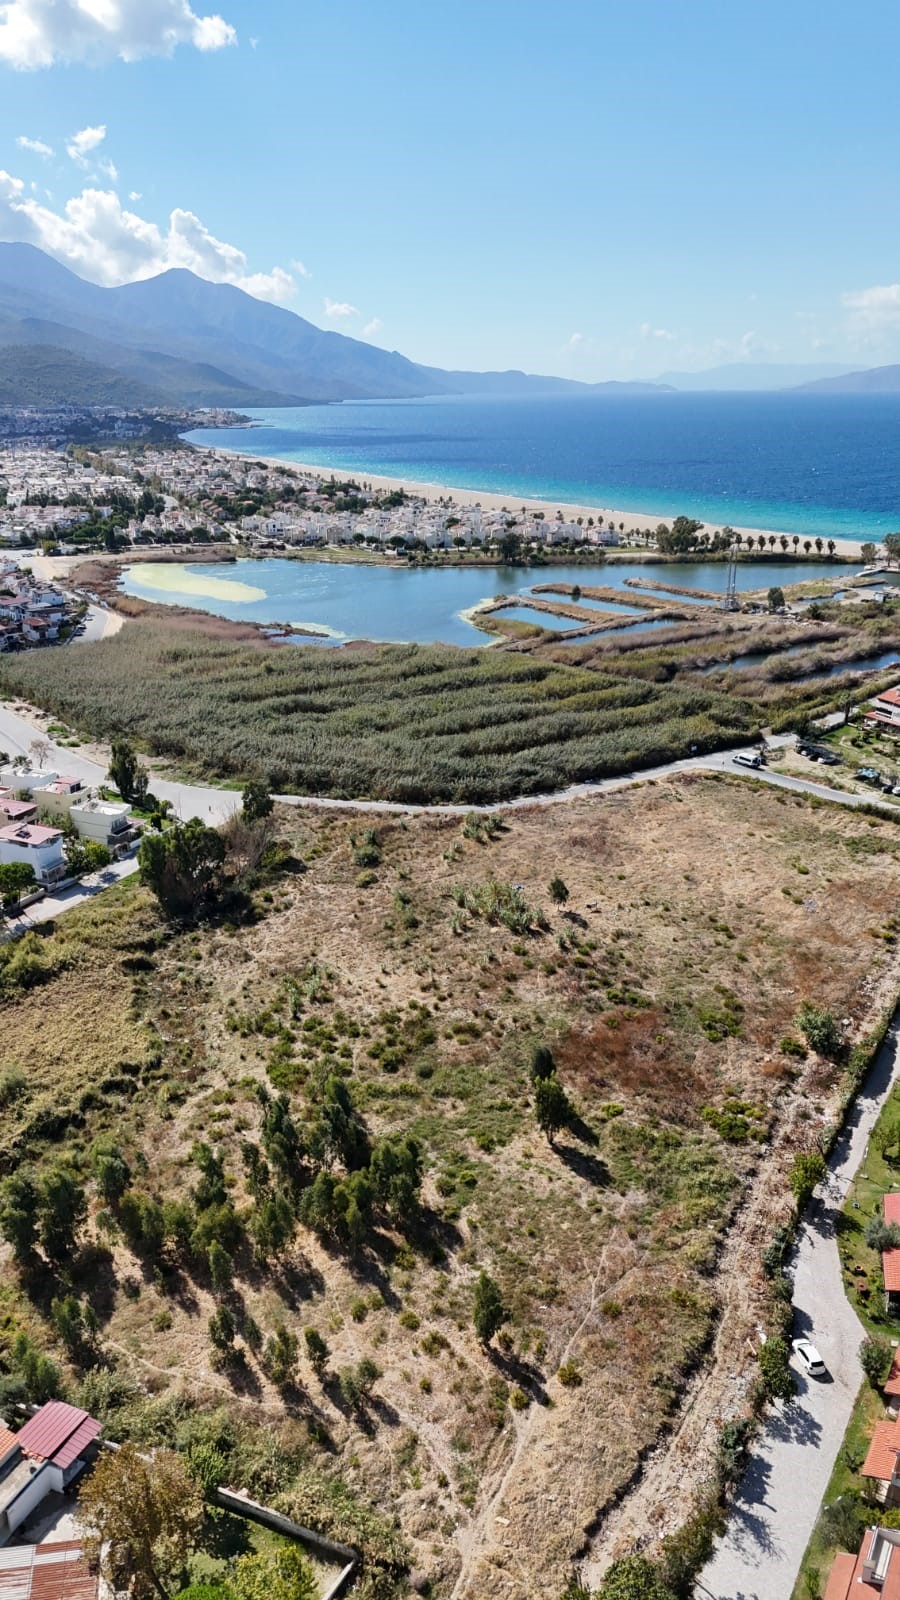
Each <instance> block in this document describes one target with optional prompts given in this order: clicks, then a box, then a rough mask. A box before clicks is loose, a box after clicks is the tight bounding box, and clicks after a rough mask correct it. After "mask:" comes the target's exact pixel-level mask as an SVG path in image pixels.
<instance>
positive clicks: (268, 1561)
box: [228, 1544, 319, 1600]
mask: <svg viewBox="0 0 900 1600" xmlns="http://www.w3.org/2000/svg"><path fill="white" fill-rule="evenodd" d="M228 1587H229V1588H230V1590H231V1592H232V1593H233V1594H234V1595H235V1596H236V1600H316V1596H317V1595H318V1594H319V1585H318V1583H317V1582H316V1579H315V1574H314V1573H313V1569H312V1567H311V1566H310V1564H309V1562H308V1561H307V1559H306V1556H305V1555H304V1554H303V1551H302V1550H300V1549H299V1548H298V1546H297V1545H295V1544H285V1545H282V1547H281V1549H279V1550H276V1551H275V1552H274V1554H272V1555H256V1556H240V1557H239V1558H238V1560H237V1561H236V1562H235V1564H234V1567H233V1569H232V1571H231V1574H230V1576H229V1580H228Z"/></svg>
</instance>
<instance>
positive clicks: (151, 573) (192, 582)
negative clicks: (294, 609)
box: [128, 561, 266, 605]
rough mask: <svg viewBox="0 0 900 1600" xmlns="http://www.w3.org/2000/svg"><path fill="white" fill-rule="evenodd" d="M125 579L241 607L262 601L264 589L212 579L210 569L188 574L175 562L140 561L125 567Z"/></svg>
mask: <svg viewBox="0 0 900 1600" xmlns="http://www.w3.org/2000/svg"><path fill="white" fill-rule="evenodd" d="M128 576H129V577H130V578H133V579H134V581H135V583H141V584H143V586H144V588H145V589H162V590H164V591H166V592H167V593H173V594H192V595H203V596H204V597H205V598H206V599H207V600H230V601H232V603H233V604H234V605H244V604H246V603H247V602H248V601H250V600H265V598H266V591H265V589H257V588H255V587H254V586H253V584H252V583H237V582H236V581H235V580H234V579H233V578H214V577H213V575H212V570H210V571H209V572H208V573H207V572H203V573H200V572H188V570H187V568H186V567H182V566H179V565H178V563H177V562H159V561H139V562H137V564H136V565H135V566H133V567H129V568H128Z"/></svg>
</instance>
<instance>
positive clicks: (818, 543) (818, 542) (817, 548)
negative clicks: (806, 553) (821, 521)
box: [816, 539, 825, 555]
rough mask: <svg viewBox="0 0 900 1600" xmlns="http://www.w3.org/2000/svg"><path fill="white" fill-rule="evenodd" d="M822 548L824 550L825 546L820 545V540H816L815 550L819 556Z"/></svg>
mask: <svg viewBox="0 0 900 1600" xmlns="http://www.w3.org/2000/svg"><path fill="white" fill-rule="evenodd" d="M824 548H825V546H824V544H823V543H822V540H821V539H817V540H816V550H817V551H818V553H819V555H821V554H822V551H823V550H824Z"/></svg>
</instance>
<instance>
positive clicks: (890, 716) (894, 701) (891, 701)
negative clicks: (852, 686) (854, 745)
mask: <svg viewBox="0 0 900 1600" xmlns="http://www.w3.org/2000/svg"><path fill="white" fill-rule="evenodd" d="M869 704H870V706H871V708H872V709H871V711H867V712H866V715H865V719H864V720H865V721H866V722H867V723H868V725H869V727H871V728H881V729H884V730H885V731H886V732H891V731H892V730H893V729H896V730H897V731H898V732H900V689H885V690H884V691H883V693H882V694H877V695H875V697H874V698H873V699H872V700H870V701H869Z"/></svg>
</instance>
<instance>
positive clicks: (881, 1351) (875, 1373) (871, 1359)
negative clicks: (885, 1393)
mask: <svg viewBox="0 0 900 1600" xmlns="http://www.w3.org/2000/svg"><path fill="white" fill-rule="evenodd" d="M893 1356H894V1352H893V1350H892V1349H891V1346H890V1345H889V1344H888V1342H887V1340H886V1339H864V1340H863V1342H862V1344H861V1345H860V1347H859V1362H860V1366H861V1367H862V1369H863V1372H864V1373H865V1375H866V1377H867V1378H868V1380H869V1382H870V1384H871V1385H872V1388H873V1389H880V1388H881V1386H882V1384H883V1383H886V1382H887V1376H888V1373H889V1372H890V1370H891V1362H892V1360H893Z"/></svg>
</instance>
